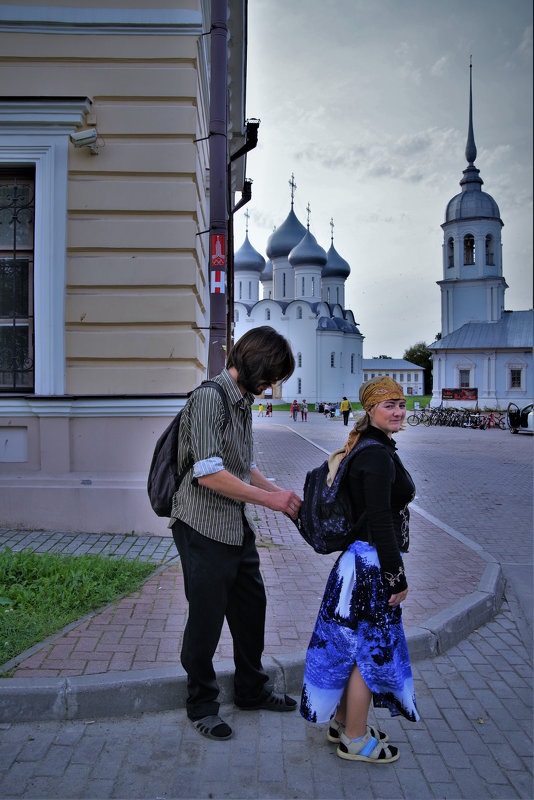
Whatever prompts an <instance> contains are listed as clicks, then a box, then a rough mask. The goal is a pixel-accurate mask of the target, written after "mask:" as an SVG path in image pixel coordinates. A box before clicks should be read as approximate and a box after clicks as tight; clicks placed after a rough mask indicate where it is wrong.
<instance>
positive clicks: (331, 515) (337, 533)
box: [296, 439, 384, 555]
mask: <svg viewBox="0 0 534 800" xmlns="http://www.w3.org/2000/svg"><path fill="white" fill-rule="evenodd" d="M370 445H378V446H379V447H383V446H384V445H382V444H380V442H377V441H376V440H375V439H363V441H360V442H358V444H357V445H356V446H355V447H354V448H353V450H351V452H350V453H349V455H348V456H347V457H346V458H344V459H343V461H342V462H341V464H340V465H339V468H338V470H337V472H336V474H335V477H334V480H333V481H332V485H331V486H328V484H327V483H326V479H327V478H328V471H329V468H328V460H327V461H323V463H322V464H321V465H320V466H319V467H315V469H312V470H310V471H309V472H308V474H307V475H306V480H305V482H304V496H303V501H302V505H301V507H300V511H299V516H298V519H297V523H296V524H297V528H298V529H299V532H300V534H301V536H302V537H303V538H304V539H305V540H306V541H307V542H308V544H310V545H311V546H312V547H313V549H314V550H315V552H316V553H321V554H322V555H325V554H326V553H333V552H335V551H337V550H341V551H342V550H346V549H347V547H348V546H349V544H351V543H352V542H353V541H354V540H355V539H356V537H357V535H358V530H359V528H360V527H361V525H362V523H363V521H364V519H365V511H364V512H363V514H361V516H360V517H359V519H358V520H357V522H356V524H355V523H354V520H353V518H352V511H351V504H350V500H349V498H348V496H347V494H346V492H345V489H344V487H343V486H342V485H341V484H342V482H343V479H344V477H345V475H346V474H347V469H348V467H349V465H350V462H351V461H352V459H353V458H354V456H355V455H357V454H358V453H360V452H361V451H362V450H363V449H364V448H366V447H369V446H370Z"/></svg>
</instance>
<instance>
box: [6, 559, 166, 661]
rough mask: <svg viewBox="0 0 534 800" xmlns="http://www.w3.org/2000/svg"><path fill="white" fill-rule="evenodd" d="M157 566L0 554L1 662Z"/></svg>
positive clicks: (108, 600)
mask: <svg viewBox="0 0 534 800" xmlns="http://www.w3.org/2000/svg"><path fill="white" fill-rule="evenodd" d="M155 569H156V565H155V564H151V563H148V562H143V561H130V560H127V559H124V558H121V559H111V558H106V557H103V556H96V555H84V556H76V557H75V556H67V557H65V556H60V555H57V554H55V553H42V554H37V553H34V552H32V551H29V550H26V551H22V552H17V553H15V552H13V551H12V550H10V549H9V548H7V549H6V550H4V551H2V552H0V664H4V663H5V662H6V661H9V660H10V659H11V658H14V657H15V656H17V655H19V654H20V653H23V652H24V651H25V650H27V649H28V648H29V647H31V646H32V645H34V644H37V643H38V642H41V641H42V640H43V639H46V637H47V636H50V635H51V634H53V633H56V632H57V631H59V630H61V628H63V627H64V626H65V625H68V624H69V623H70V622H75V621H76V620H77V619H80V617H83V616H84V615H85V614H88V613H89V612H90V611H94V610H95V609H97V608H100V607H101V606H103V605H106V604H108V603H111V602H112V601H114V600H116V599H117V598H119V597H121V596H123V595H126V594H130V593H131V592H134V591H136V590H137V589H138V588H139V587H140V586H141V585H142V583H143V582H144V581H145V580H146V578H147V577H148V576H149V575H150V574H151V573H152V572H154V570H155Z"/></svg>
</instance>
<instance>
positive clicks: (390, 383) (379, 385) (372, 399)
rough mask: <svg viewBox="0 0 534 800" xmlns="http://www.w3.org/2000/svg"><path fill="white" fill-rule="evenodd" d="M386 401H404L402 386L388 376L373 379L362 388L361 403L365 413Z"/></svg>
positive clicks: (363, 384)
mask: <svg viewBox="0 0 534 800" xmlns="http://www.w3.org/2000/svg"><path fill="white" fill-rule="evenodd" d="M384 400H404V392H403V391H402V386H401V385H400V383H397V381H394V380H393V378H388V376H387V375H384V376H382V377H381V378H371V380H370V381H365V383H362V385H361V386H360V403H361V404H362V406H363V408H364V409H365V411H369V410H370V409H371V408H372V407H373V406H376V404H377V403H382V402H383V401H384Z"/></svg>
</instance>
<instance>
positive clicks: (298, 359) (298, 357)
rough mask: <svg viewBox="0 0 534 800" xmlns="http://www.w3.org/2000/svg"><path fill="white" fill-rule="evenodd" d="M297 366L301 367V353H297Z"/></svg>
mask: <svg viewBox="0 0 534 800" xmlns="http://www.w3.org/2000/svg"><path fill="white" fill-rule="evenodd" d="M297 367H302V353H297Z"/></svg>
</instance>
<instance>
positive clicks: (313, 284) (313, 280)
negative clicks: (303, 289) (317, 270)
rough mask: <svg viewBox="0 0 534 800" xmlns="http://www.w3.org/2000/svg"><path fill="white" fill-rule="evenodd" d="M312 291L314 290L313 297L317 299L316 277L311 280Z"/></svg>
mask: <svg viewBox="0 0 534 800" xmlns="http://www.w3.org/2000/svg"><path fill="white" fill-rule="evenodd" d="M311 289H312V290H311V293H312V297H315V278H314V277H312V279H311Z"/></svg>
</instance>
